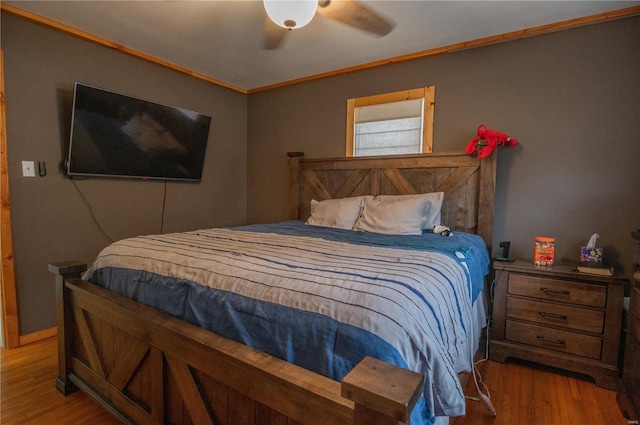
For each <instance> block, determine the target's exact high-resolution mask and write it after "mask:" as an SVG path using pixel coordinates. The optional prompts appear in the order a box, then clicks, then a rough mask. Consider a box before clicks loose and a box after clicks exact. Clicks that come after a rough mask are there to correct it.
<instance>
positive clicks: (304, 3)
mask: <svg viewBox="0 0 640 425" xmlns="http://www.w3.org/2000/svg"><path fill="white" fill-rule="evenodd" d="M263 2H264V10H265V11H266V12H267V15H268V16H269V19H271V20H272V21H273V22H275V23H276V24H278V25H280V26H281V27H283V28H288V29H293V28H302V27H303V26H305V25H307V24H308V23H309V22H311V19H313V16H314V15H315V14H316V8H317V7H318V1H317V0H263Z"/></svg>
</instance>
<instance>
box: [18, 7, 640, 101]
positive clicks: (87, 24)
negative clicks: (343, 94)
mask: <svg viewBox="0 0 640 425" xmlns="http://www.w3.org/2000/svg"><path fill="white" fill-rule="evenodd" d="M5 3H6V4H9V5H11V6H14V7H16V8H19V9H22V10H25V11H29V12H33V13H35V14H37V15H39V16H42V17H46V18H49V19H52V20H54V21H57V22H59V23H62V24H65V25H68V26H70V27H73V28H76V29H79V30H82V31H86V32H88V33H91V34H94V35H97V36H99V37H102V38H104V39H107V40H110V41H113V42H116V43H118V44H121V45H123V46H126V47H128V48H131V49H134V50H137V51H140V52H143V53H146V54H149V55H152V56H154V57H157V58H159V59H162V60H165V61H167V62H169V63H171V64H174V65H178V66H180V67H184V68H187V69H189V70H192V71H194V72H196V73H198V74H202V75H204V76H207V77H209V78H212V79H215V80H217V81H221V82H223V83H225V84H228V85H230V86H233V87H237V88H240V89H242V90H252V89H256V88H261V87H265V86H270V85H273V84H277V83H282V82H286V81H290V80H295V79H299V78H304V77H309V76H314V75H317V74H322V73H325V72H330V71H334V70H340V69H344V68H349V67H352V66H358V65H362V64H368V63H371V62H376V61H379V60H383V59H387V58H394V57H398V56H402V55H407V54H413V53H417V52H423V51H425V50H430V49H433V48H437V47H443V46H448V45H452V44H455V43H460V42H465V41H471V40H476V39H480V38H483V37H488V36H492V35H498V34H505V33H509V32H512V31H517V30H522V29H528V28H533V27H537V26H540V25H546V24H553V23H557V22H562V21H567V20H570V19H574V18H580V17H585V16H590V15H596V14H600V13H603V12H608V11H613V10H619V9H623V8H627V7H631V6H636V5H639V4H640V1H610V0H609V1H577V0H573V1H405V0H377V1H376V0H373V1H362V3H364V4H366V5H368V6H369V7H370V8H371V9H373V10H375V11H377V12H378V13H380V14H382V15H383V16H385V17H387V18H388V19H390V20H391V21H393V22H394V23H395V24H396V26H395V28H394V30H393V31H392V32H391V33H390V34H389V35H387V36H386V37H382V38H378V37H376V36H372V35H369V34H368V33H365V32H362V31H360V30H357V29H354V28H352V27H349V26H346V25H344V24H341V23H339V22H336V21H333V20H331V19H329V18H327V17H325V16H320V15H316V17H315V18H314V19H313V20H312V21H311V23H310V24H309V25H307V26H306V27H304V28H300V29H297V30H293V31H291V32H289V33H288V34H287V35H286V39H285V41H284V43H283V45H282V46H281V48H280V49H277V50H263V49H262V30H263V26H264V9H263V6H262V1H261V0H235V1H220V0H216V1H158V0H155V1H118V0H111V1H5Z"/></svg>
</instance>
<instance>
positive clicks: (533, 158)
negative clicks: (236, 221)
mask: <svg viewBox="0 0 640 425" xmlns="http://www.w3.org/2000/svg"><path fill="white" fill-rule="evenodd" d="M639 40H640V18H638V17H634V18H628V19H624V20H619V21H614V22H610V23H603V24H598V25H593V26H588V27H582V28H576V29H572V30H568V31H562V32H558V33H554V34H548V35H544V36H538V37H534V38H528V39H523V40H517V41H511V42H508V43H503V44H497V45H493V46H487V47H482V48H478V49H473V50H467V51H462V52H457V53H452V54H447V55H442V56H434V57H428V58H423V59H419V60H414V61H411V62H406V63H401V64H395V65H388V66H385V67H382V68H377V69H373V70H366V71H362V72H356V73H351V74H346V75H341V76H336V77H332V78H329V79H323V80H319V81H314V82H308V83H304V84H299V85H296V86H292V87H285V88H282V89H278V90H272V91H267V92H264V93H257V94H254V95H251V96H250V97H249V126H248V169H249V171H250V172H249V180H248V196H247V199H248V220H249V221H250V222H254V223H255V222H263V221H278V220H282V219H286V218H287V217H288V204H287V202H288V192H287V189H286V188H287V179H288V175H287V159H286V155H285V153H286V152H287V151H304V152H305V154H306V156H307V157H309V158H313V157H323V156H329V157H331V156H343V155H344V149H345V136H344V135H345V125H346V118H345V117H346V99H348V98H353V97H360V96H366V95H372V94H378V93H385V92H392V91H397V90H403V89H411V88H416V87H422V86H428V85H435V86H436V108H435V132H434V150H435V151H452V150H462V149H463V148H464V147H465V145H466V144H467V142H468V141H469V140H470V139H471V138H473V137H474V136H475V131H476V127H477V126H478V125H479V124H483V123H484V124H486V125H487V127H488V128H490V129H494V130H498V131H501V132H504V133H507V134H509V135H511V136H513V137H514V138H516V139H517V140H519V141H520V146H518V147H516V148H513V147H507V148H500V149H499V152H498V181H497V196H496V212H495V225H494V238H493V240H494V250H493V252H494V255H497V254H498V253H500V250H499V248H498V247H497V245H498V243H499V242H500V241H504V240H510V241H511V242H512V245H511V247H512V256H515V257H523V258H526V259H527V260H528V259H530V258H531V257H532V254H533V240H534V237H535V236H552V237H555V238H556V251H557V257H556V258H557V259H559V260H566V261H571V262H576V261H578V258H579V248H580V246H581V245H583V244H584V243H586V242H587V240H588V239H589V237H590V236H591V234H592V233H594V232H598V233H599V234H600V236H601V237H600V239H599V245H600V246H603V247H604V248H605V253H604V255H605V259H608V260H609V261H611V262H612V263H613V264H614V265H615V266H616V267H617V269H618V270H620V271H622V272H624V273H628V272H629V268H630V265H631V261H632V242H631V238H630V232H631V231H632V230H633V229H635V228H637V227H640V193H639V192H638V183H639V182H640V167H639V166H638V160H639V159H640V43H639V42H638V41H639Z"/></svg>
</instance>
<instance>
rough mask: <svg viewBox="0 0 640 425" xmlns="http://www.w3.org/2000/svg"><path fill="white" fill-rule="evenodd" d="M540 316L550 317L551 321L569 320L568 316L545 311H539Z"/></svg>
mask: <svg viewBox="0 0 640 425" xmlns="http://www.w3.org/2000/svg"><path fill="white" fill-rule="evenodd" d="M538 314H539V315H540V316H542V317H548V318H551V319H560V320H567V316H565V315H564V314H554V313H547V312H545V311H539V312H538Z"/></svg>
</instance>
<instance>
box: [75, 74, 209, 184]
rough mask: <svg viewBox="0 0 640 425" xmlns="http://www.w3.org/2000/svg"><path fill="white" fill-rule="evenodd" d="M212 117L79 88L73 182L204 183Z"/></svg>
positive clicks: (109, 92)
mask: <svg viewBox="0 0 640 425" xmlns="http://www.w3.org/2000/svg"><path fill="white" fill-rule="evenodd" d="M210 125H211V117H208V116H206V115H202V114H200V113H197V112H194V111H189V110H186V109H182V108H176V107H172V106H166V105H161V104H158V103H154V102H149V101H146V100H142V99H137V98H134V97H130V96H126V95H123V94H119V93H115V92H112V91H108V90H104V89H100V88H96V87H91V86H88V85H85V84H81V83H75V87H74V95H73V113H72V121H71V140H70V142H69V154H68V157H67V160H66V170H67V174H68V175H69V176H70V177H74V176H82V177H87V176H100V177H124V178H142V179H167V180H189V181H200V180H201V179H202V167H203V165H204V155H205V151H206V147H207V140H208V138H209V127H210Z"/></svg>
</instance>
